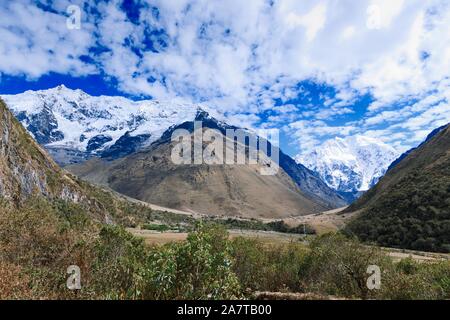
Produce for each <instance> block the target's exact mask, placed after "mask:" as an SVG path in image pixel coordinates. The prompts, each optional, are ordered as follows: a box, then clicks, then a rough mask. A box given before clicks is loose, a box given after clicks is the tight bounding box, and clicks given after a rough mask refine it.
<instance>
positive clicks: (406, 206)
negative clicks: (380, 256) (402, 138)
mask: <svg viewBox="0 0 450 320" xmlns="http://www.w3.org/2000/svg"><path fill="white" fill-rule="evenodd" d="M355 210H361V211H362V214H360V215H359V216H358V218H356V219H355V220H354V221H353V222H351V223H350V224H349V226H348V227H347V229H348V231H350V232H352V233H354V234H356V235H358V236H359V237H360V238H362V239H363V240H369V241H376V242H378V243H380V244H382V245H390V246H398V247H404V248H412V249H419V250H433V251H450V125H447V126H446V127H445V128H443V129H442V130H441V131H440V132H439V133H438V134H436V135H435V136H433V137H432V138H430V139H429V140H427V141H426V142H425V143H424V144H422V145H421V146H420V147H418V148H417V149H415V150H414V151H412V152H411V153H410V154H408V155H407V156H406V157H405V158H404V159H402V160H401V161H400V162H399V163H398V164H396V165H395V167H393V168H392V169H391V170H390V171H388V173H387V174H386V175H385V176H384V177H383V178H382V179H381V180H380V181H379V182H378V184H377V185H375V186H374V187H373V188H372V189H370V190H369V191H368V192H367V193H366V194H364V195H363V197H361V198H360V199H359V200H358V201H356V203H354V204H353V205H352V206H350V208H348V210H347V211H355Z"/></svg>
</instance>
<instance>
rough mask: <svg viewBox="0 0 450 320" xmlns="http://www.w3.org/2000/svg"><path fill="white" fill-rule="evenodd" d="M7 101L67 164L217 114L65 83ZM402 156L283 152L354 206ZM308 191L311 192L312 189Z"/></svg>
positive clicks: (348, 142) (345, 149) (366, 150)
mask: <svg viewBox="0 0 450 320" xmlns="http://www.w3.org/2000/svg"><path fill="white" fill-rule="evenodd" d="M2 97H3V99H4V100H5V102H6V103H7V104H8V106H9V107H10V109H11V110H12V111H13V113H14V114H15V116H16V117H17V119H18V120H19V121H20V122H21V123H22V125H23V126H24V127H25V128H26V129H27V130H28V132H29V133H30V134H31V135H32V136H33V137H34V138H35V140H36V141H37V142H38V143H39V144H41V145H42V146H44V147H45V149H46V150H47V151H48V152H49V153H50V155H51V156H52V158H53V159H54V160H55V161H56V162H57V163H58V164H60V165H62V166H66V165H70V164H76V163H80V162H83V161H85V160H87V159H90V158H92V157H99V158H103V159H107V160H114V159H118V158H121V157H124V156H127V155H130V154H132V153H134V152H136V151H139V150H142V149H144V148H146V147H149V146H150V145H151V144H152V143H153V142H155V141H156V140H158V139H159V138H160V137H161V136H162V135H163V133H164V132H166V131H167V130H168V129H169V128H170V127H173V126H177V125H180V124H181V123H183V122H185V121H187V120H191V121H192V120H193V119H194V118H195V117H196V114H197V113H198V112H202V111H204V112H206V113H208V114H213V111H212V110H211V109H210V108H208V107H207V106H205V105H201V106H200V105H194V104H186V103H177V102H173V101H170V102H159V101H154V100H143V101H132V100H129V99H126V98H124V97H111V96H98V97H96V96H90V95H88V94H86V93H85V92H83V91H81V90H72V89H69V88H66V87H65V86H64V85H60V86H58V87H55V88H52V89H48V90H40V91H26V92H24V93H21V94H16V95H2ZM213 115H214V116H216V117H217V115H216V114H213ZM397 156H398V154H397V152H396V151H395V150H394V149H393V148H391V147H389V146H387V145H386V144H383V143H382V142H380V141H378V140H376V139H373V138H368V137H363V136H355V137H350V138H346V139H342V138H336V139H335V140H330V141H327V142H325V143H324V144H323V145H322V146H320V147H319V148H318V149H316V150H315V151H313V152H311V153H310V154H307V155H303V156H299V157H297V158H296V160H297V162H298V165H296V164H295V163H294V162H293V161H291V158H290V157H288V156H287V155H285V154H283V159H282V160H283V161H282V163H284V164H285V168H284V169H285V170H286V171H287V172H289V173H290V176H291V177H293V176H294V180H296V181H297V182H299V181H300V180H302V179H303V178H305V175H304V174H301V173H298V172H296V171H298V170H297V167H298V166H299V167H301V170H300V171H302V172H303V171H305V169H304V168H303V166H306V167H307V168H308V169H310V170H311V171H314V175H316V176H318V177H320V178H321V179H322V180H323V181H324V182H325V183H326V184H327V186H328V187H330V188H331V189H334V190H335V191H337V192H338V194H339V196H340V197H341V198H344V200H345V202H348V203H350V202H352V201H354V199H356V198H357V197H358V196H359V195H360V194H361V193H362V192H363V191H366V190H367V189H369V188H370V187H371V186H373V185H374V184H375V183H376V181H377V180H378V179H379V178H380V177H381V176H382V175H383V174H384V172H385V171H386V169H387V167H388V166H389V164H390V163H391V162H392V161H393V160H395V159H396V158H397ZM295 176H297V177H295ZM311 188H312V189H315V190H312V191H314V192H316V193H317V191H318V190H320V189H322V190H325V189H324V188H323V187H322V186H320V187H312V186H311ZM304 190H305V191H306V192H308V188H304ZM327 192H328V193H330V192H329V190H327ZM334 201H336V200H334ZM337 202H339V204H340V205H341V204H343V202H342V201H337ZM337 202H336V203H337Z"/></svg>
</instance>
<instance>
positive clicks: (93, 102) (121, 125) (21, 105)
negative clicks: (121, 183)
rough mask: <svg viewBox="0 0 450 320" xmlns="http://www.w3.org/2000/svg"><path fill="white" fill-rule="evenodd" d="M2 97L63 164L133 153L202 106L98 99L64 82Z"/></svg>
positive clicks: (194, 113)
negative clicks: (43, 88)
mask: <svg viewBox="0 0 450 320" xmlns="http://www.w3.org/2000/svg"><path fill="white" fill-rule="evenodd" d="M2 98H3V100H4V101H5V102H6V103H7V105H8V106H9V108H10V109H11V110H12V111H13V113H14V114H15V116H16V117H17V119H18V120H19V121H20V122H21V123H22V125H23V126H24V127H25V128H26V129H27V130H28V131H29V132H30V133H31V134H32V135H33V137H34V138H35V139H36V141H37V142H38V143H40V144H41V145H44V146H45V147H46V149H47V150H48V151H49V152H50V153H51V154H52V156H53V157H54V158H55V160H56V161H57V162H59V163H60V164H62V165H65V164H69V163H74V162H79V161H80V160H83V159H87V158H89V157H90V156H101V157H112V158H116V157H120V156H123V155H126V154H129V153H132V152H134V151H136V150H137V149H139V148H141V147H143V146H146V145H149V144H150V143H152V142H153V141H155V140H157V139H158V138H159V137H160V136H161V135H162V133H163V132H164V131H166V130H167V128H169V127H171V126H173V125H177V124H180V123H182V122H183V121H186V119H193V118H194V117H195V115H196V114H197V112H198V111H199V109H200V107H199V106H198V105H192V104H185V103H177V102H158V101H153V100H144V101H132V100H129V99H126V98H124V97H110V96H99V97H94V96H90V95H88V94H86V93H85V92H83V91H82V90H72V89H68V88H66V87H65V86H63V85H61V86H58V87H55V88H53V89H48V90H40V91H26V92H24V93H21V94H17V95H2ZM200 110H206V107H205V106H202V107H201V109H200ZM207 111H209V110H207Z"/></svg>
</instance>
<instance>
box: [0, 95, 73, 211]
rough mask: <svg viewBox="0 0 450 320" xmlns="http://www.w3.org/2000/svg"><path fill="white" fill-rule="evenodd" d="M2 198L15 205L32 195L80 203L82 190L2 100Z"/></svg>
mask: <svg viewBox="0 0 450 320" xmlns="http://www.w3.org/2000/svg"><path fill="white" fill-rule="evenodd" d="M0 127H1V130H0V172H1V174H0V195H1V196H2V197H3V198H5V199H8V200H12V201H14V202H15V203H19V202H21V201H23V200H25V199H27V198H29V197H31V196H34V195H42V196H45V197H48V198H56V197H57V198H63V199H67V200H69V199H70V200H73V201H78V200H79V197H80V196H81V195H80V194H79V190H77V186H76V183H75V181H73V180H72V179H71V178H70V177H69V176H67V175H66V174H65V173H64V172H63V171H62V170H61V169H60V168H59V167H58V166H57V165H56V164H55V163H54V161H53V160H52V159H51V158H50V157H49V156H48V155H47V154H46V153H45V151H43V150H42V148H41V147H40V146H39V145H38V144H37V143H35V142H34V140H33V139H32V138H31V137H30V136H29V135H28V133H27V132H26V130H25V129H24V128H23V127H22V126H21V125H20V123H19V122H18V121H17V120H16V119H15V118H14V116H13V115H12V114H11V112H9V110H8V109H7V107H6V105H5V104H4V102H3V101H0Z"/></svg>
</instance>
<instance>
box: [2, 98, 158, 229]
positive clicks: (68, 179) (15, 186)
mask: <svg viewBox="0 0 450 320" xmlns="http://www.w3.org/2000/svg"><path fill="white" fill-rule="evenodd" d="M35 198H36V199H37V198H43V199H45V200H46V201H49V203H56V202H60V204H63V203H71V204H74V205H76V206H78V207H79V208H80V210H81V209H82V210H83V211H84V212H86V213H88V214H89V215H90V216H91V217H92V218H94V219H96V220H98V221H102V222H111V221H116V222H118V221H120V220H122V219H124V218H125V215H126V214H131V213H132V214H134V215H139V214H140V211H142V212H144V211H146V212H150V211H151V210H144V209H143V207H142V205H137V204H134V203H130V202H128V201H126V200H125V199H124V198H123V197H121V196H119V195H116V194H114V193H111V192H109V191H105V190H102V189H100V188H98V187H95V186H92V185H90V184H88V183H86V182H84V181H82V180H80V179H78V178H77V177H74V176H73V175H71V174H69V173H68V172H66V171H65V170H62V169H61V168H60V167H59V166H58V165H57V164H56V163H55V162H54V161H53V160H52V159H51V157H50V156H49V155H48V154H47V153H46V152H45V150H43V149H42V148H41V147H40V146H39V145H38V144H37V143H36V142H35V141H34V140H33V138H32V137H31V136H30V135H29V134H28V132H27V131H26V130H25V129H24V128H23V127H22V125H21V124H20V123H19V122H18V121H17V120H16V119H15V117H14V116H13V114H12V113H11V112H10V111H9V110H8V108H7V107H6V105H5V103H4V102H3V101H2V100H1V99H0V200H2V201H4V202H5V203H7V204H9V205H12V206H14V207H19V208H20V207H21V206H22V205H23V204H24V203H25V202H27V200H30V199H35ZM2 203H3V202H2ZM0 212H1V208H0Z"/></svg>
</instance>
